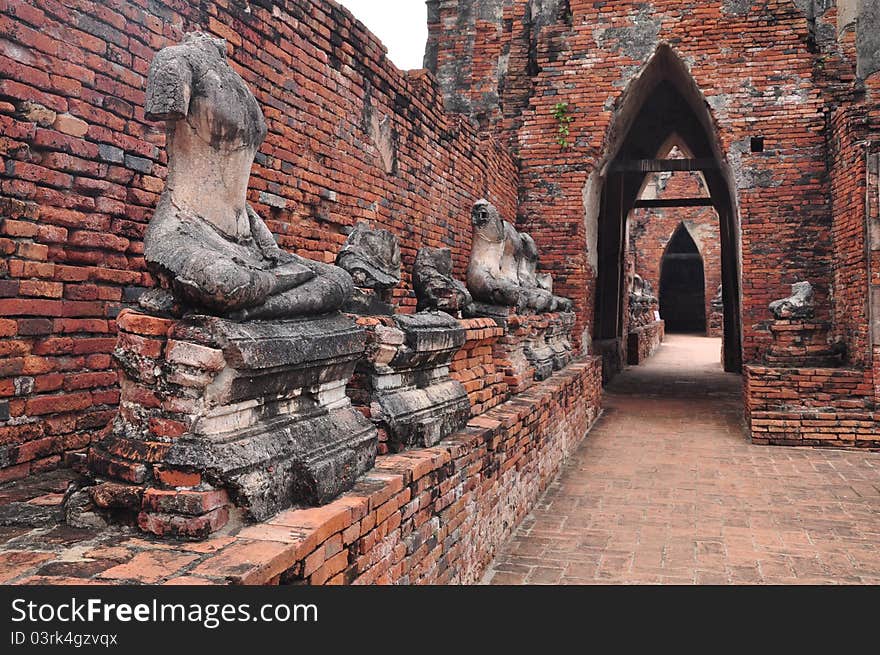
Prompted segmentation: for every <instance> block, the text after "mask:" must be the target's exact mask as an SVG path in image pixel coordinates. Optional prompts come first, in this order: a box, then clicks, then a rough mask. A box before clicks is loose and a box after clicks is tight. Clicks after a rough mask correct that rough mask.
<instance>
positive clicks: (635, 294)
mask: <svg viewBox="0 0 880 655" xmlns="http://www.w3.org/2000/svg"><path fill="white" fill-rule="evenodd" d="M656 305H657V296H655V295H654V290H653V289H652V287H651V283H650V282H648V281H647V280H645V279H643V278H642V276H641V275H638V274H637V275H634V276H633V280H632V286H631V290H630V294H629V329H630V330H634V329H636V328H640V327H644V326H646V325H650V324H651V323H653V322H654V320H655V316H654V308H655V307H656Z"/></svg>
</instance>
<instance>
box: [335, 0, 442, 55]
mask: <svg viewBox="0 0 880 655" xmlns="http://www.w3.org/2000/svg"><path fill="white" fill-rule="evenodd" d="M336 1H337V2H338V3H339V4H341V5H343V6H344V7H345V8H346V9H348V10H349V11H350V12H351V13H352V14H354V17H355V18H357V19H358V20H359V21H361V22H362V23H363V24H364V25H366V26H367V27H368V28H369V29H370V31H371V32H372V33H373V34H375V35H376V36H378V37H379V38H380V39H381V40H382V43H384V44H385V47H387V48H388V56H389V57H390V58H391V61H393V62H394V64H395V65H396V66H397V67H398V68H400V69H403V70H409V69H411V68H421V67H422V60H423V58H424V56H425V42H426V41H427V40H428V9H427V7H426V6H425V0H336Z"/></svg>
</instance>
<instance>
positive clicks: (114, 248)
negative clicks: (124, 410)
mask: <svg viewBox="0 0 880 655" xmlns="http://www.w3.org/2000/svg"><path fill="white" fill-rule="evenodd" d="M194 29H202V30H207V31H210V32H212V33H214V34H215V35H218V36H222V37H225V38H227V39H228V45H229V51H230V59H231V61H232V63H233V65H234V66H235V67H236V69H237V70H238V71H239V72H240V73H241V74H242V76H243V77H244V78H245V80H246V81H247V82H248V84H249V86H250V87H251V89H252V90H253V92H254V94H255V95H256V97H257V99H258V101H259V102H260V104H261V106H262V108H263V111H264V113H265V115H266V119H267V122H268V125H269V134H268V137H267V139H266V141H265V143H264V144H263V146H262V148H261V150H260V153H259V155H258V156H257V161H256V164H255V166H254V169H253V176H252V179H251V188H250V195H249V197H250V200H251V202H252V204H253V206H254V207H255V209H256V210H257V211H258V213H260V215H261V216H263V217H264V219H265V220H266V222H267V223H268V225H269V226H270V228H271V229H272V230H273V231H274V232H275V233H276V234H277V235H278V236H279V241H280V243H281V245H283V246H284V247H286V248H288V249H290V250H293V251H296V252H298V253H299V254H302V255H306V256H310V257H313V258H316V259H320V260H323V261H332V260H333V258H334V257H335V254H336V252H337V250H338V249H339V247H340V245H341V243H342V242H343V240H344V238H345V237H344V233H343V230H344V228H346V227H347V226H350V225H352V224H353V223H354V222H355V221H357V220H371V221H374V222H375V223H376V224H377V225H378V226H381V227H384V228H387V229H390V230H392V231H393V232H395V233H396V234H397V235H398V236H399V237H400V239H401V251H402V254H403V267H404V284H403V286H402V287H401V289H399V290H398V292H397V295H396V301H397V302H398V303H399V304H400V305H401V309H402V310H403V311H411V310H413V309H414V305H415V299H414V298H413V297H412V292H411V291H410V289H411V286H410V282H409V270H410V268H411V266H412V263H413V260H414V258H415V254H416V250H417V248H418V247H421V246H450V247H452V248H453V258H454V262H455V266H456V271H457V273H458V274H459V276H463V274H464V268H465V266H466V261H467V256H468V253H469V249H470V222H469V217H470V207H471V205H472V203H473V202H474V200H475V199H477V198H479V197H482V196H486V197H488V198H489V199H490V200H492V201H493V202H494V203H495V204H496V205H497V206H498V208H499V210H500V211H501V213H502V215H503V216H504V217H505V218H506V219H508V220H514V218H515V215H516V200H517V197H516V186H517V172H516V168H515V165H514V162H513V160H512V159H511V157H510V156H509V155H508V154H507V153H506V151H505V150H504V149H503V148H502V147H501V146H499V145H498V143H497V142H496V140H495V139H494V138H493V137H491V136H486V135H478V134H477V133H476V132H475V130H474V129H473V128H472V127H471V126H470V125H469V124H467V123H466V121H463V120H461V119H460V118H457V117H452V116H447V115H445V114H444V113H443V111H442V102H441V101H440V98H439V95H438V91H437V89H436V88H435V86H434V83H433V81H432V79H431V77H430V76H429V75H427V74H426V73H424V72H410V73H401V72H400V71H398V70H397V69H396V68H395V67H394V66H393V65H392V64H391V63H390V62H389V61H388V60H387V59H386V58H385V56H384V53H383V47H382V45H381V44H380V42H379V41H378V39H377V38H376V37H374V36H373V35H371V34H370V33H369V32H368V31H367V30H366V29H365V28H364V27H363V26H362V25H361V24H360V23H358V22H356V21H354V20H353V19H352V18H351V16H350V14H348V12H347V11H345V10H342V9H340V8H339V7H338V6H337V5H335V4H334V3H332V2H329V1H327V0H281V1H277V2H273V3H271V4H270V3H266V2H261V1H253V2H250V3H247V4H246V3H237V2H236V3H214V2H200V1H196V0H192V1H190V2H185V1H178V0H166V1H163V2H153V1H152V0H120V1H119V2H114V3H112V7H111V6H108V5H107V4H106V3H102V2H93V1H89V0H69V1H67V2H63V3H62V2H60V1H58V0H32V1H29V2H22V1H20V0H0V134H2V136H0V197H3V198H5V200H3V201H2V202H0V252H2V253H3V255H4V256H3V258H2V259H0V469H4V472H3V473H0V475H2V476H3V477H20V476H23V475H26V474H27V473H28V472H29V471H30V470H32V469H33V470H36V469H37V468H41V467H47V466H48V467H51V466H54V465H57V464H58V462H59V461H60V460H61V458H62V456H63V454H64V453H65V452H67V451H70V450H74V449H77V448H81V447H83V446H84V445H86V443H87V442H88V440H89V438H90V436H91V435H92V433H93V432H94V431H95V430H96V429H99V428H100V427H102V426H103V425H104V424H106V422H107V420H108V419H109V418H110V417H111V416H112V412H113V408H114V405H115V403H116V402H117V398H118V392H117V390H116V387H115V375H114V374H113V372H112V368H111V361H110V355H109V353H110V352H111V350H112V348H113V344H114V342H115V336H114V332H115V325H114V323H115V322H114V320H113V319H114V317H115V316H116V314H117V313H118V312H119V310H120V309H121V308H122V307H124V306H125V305H127V304H130V303H131V302H133V301H134V300H135V298H136V297H137V295H138V293H139V292H140V290H141V289H143V288H145V287H149V286H151V285H152V284H153V279H152V277H151V276H150V275H149V274H148V273H147V272H146V271H145V268H144V262H143V257H142V252H143V247H142V243H141V238H142V235H143V232H144V229H145V226H146V223H147V221H148V220H149V218H150V215H151V213H152V210H153V207H154V206H155V204H156V202H157V200H158V197H159V193H161V190H162V188H163V181H162V180H163V177H164V175H165V161H166V158H165V151H164V148H163V144H164V127H163V126H162V125H161V124H157V123H151V122H149V121H146V120H144V116H143V101H144V88H145V75H146V72H147V68H148V66H149V63H150V61H151V59H152V57H153V55H154V54H155V52H156V51H157V50H159V49H160V48H162V47H163V46H166V45H169V44H173V43H176V42H177V41H179V39H180V38H181V36H182V34H183V33H184V32H185V31H190V30H194ZM29 103H30V104H29ZM367 105H369V106H370V107H372V111H373V113H374V114H375V116H377V118H378V119H381V118H382V117H383V116H389V117H390V121H391V125H392V126H393V133H394V135H395V136H394V139H393V140H394V142H395V143H396V145H397V148H396V151H397V153H396V154H397V156H396V165H395V167H394V170H393V171H392V172H391V173H388V172H386V168H385V165H384V163H383V161H382V158H381V156H380V153H379V148H378V147H377V144H376V143H374V141H373V138H372V137H371V135H370V134H369V133H368V129H369V123H370V121H369V120H368V114H369V113H370V111H369V109H368V108H367ZM7 414H8V415H9V416H8V417H7Z"/></svg>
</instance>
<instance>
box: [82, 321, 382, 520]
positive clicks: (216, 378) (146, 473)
mask: <svg viewBox="0 0 880 655" xmlns="http://www.w3.org/2000/svg"><path fill="white" fill-rule="evenodd" d="M118 324H119V330H120V331H119V340H118V342H117V348H116V351H115V353H114V354H115V356H116V359H117V360H118V361H119V364H120V366H121V369H122V379H121V390H122V397H121V402H120V410H119V414H118V415H117V417H116V419H115V420H114V422H113V424H112V426H111V428H110V430H109V431H108V433H107V434H106V435H104V437H103V438H102V439H100V440H99V441H98V443H97V444H96V445H95V446H94V447H93V448H92V450H91V452H90V455H89V468H90V471H91V473H92V474H93V475H94V476H95V477H97V478H98V479H99V480H108V481H111V482H110V484H109V485H107V484H104V485H100V486H99V487H97V488H96V491H95V492H94V493H93V494H92V495H93V499H94V501H95V503H96V504H97V505H98V506H100V507H103V508H107V509H112V508H126V509H130V510H137V511H139V516H138V522H139V524H140V525H141V527H142V528H144V529H146V530H149V531H151V532H155V533H159V534H167V535H171V536H175V537H184V538H200V537H204V536H207V533H209V532H211V531H213V530H215V529H217V528H218V527H220V526H222V524H223V523H224V522H225V519H224V518H223V516H224V515H225V513H226V512H227V511H228V505H229V503H230V499H231V501H232V502H234V503H235V505H237V506H238V507H241V508H243V509H244V510H245V512H246V513H247V515H248V516H249V517H250V518H253V519H256V520H263V519H266V518H268V517H270V516H271V515H272V514H274V513H276V512H278V511H280V510H282V509H286V508H288V507H291V506H292V505H294V504H300V503H306V504H321V503H325V502H327V501H329V500H331V499H332V498H333V497H335V496H336V495H338V494H339V493H341V492H343V491H345V490H347V489H349V488H350V487H351V486H352V485H353V484H354V481H355V478H357V477H358V476H359V475H361V474H362V473H364V472H366V471H367V470H368V469H369V468H371V467H372V465H373V462H374V460H375V455H376V441H377V439H376V429H375V427H374V426H373V425H372V424H371V423H370V422H369V421H368V420H366V419H365V418H364V417H363V415H361V414H360V413H359V412H357V411H356V410H355V409H354V408H353V407H352V406H351V403H350V401H349V399H348V397H347V395H346V393H345V387H346V383H347V382H348V380H349V379H350V377H351V376H352V374H353V373H354V369H355V365H356V363H357V361H358V359H360V357H361V356H362V354H363V352H364V347H365V334H364V331H363V330H362V329H361V328H359V327H357V326H356V325H355V324H354V322H353V321H351V320H350V319H348V318H345V317H343V316H342V315H341V314H335V315H330V316H325V317H321V318H313V319H303V320H288V321H255V322H250V323H233V322H231V321H226V320H223V319H219V318H215V317H207V316H195V317H189V318H186V319H183V320H180V321H171V320H166V319H159V318H155V317H152V316H147V315H144V314H137V313H134V312H123V314H121V315H120V317H119V320H118ZM119 483H123V484H119ZM137 498H140V499H141V500H140V502H139V501H138V500H137Z"/></svg>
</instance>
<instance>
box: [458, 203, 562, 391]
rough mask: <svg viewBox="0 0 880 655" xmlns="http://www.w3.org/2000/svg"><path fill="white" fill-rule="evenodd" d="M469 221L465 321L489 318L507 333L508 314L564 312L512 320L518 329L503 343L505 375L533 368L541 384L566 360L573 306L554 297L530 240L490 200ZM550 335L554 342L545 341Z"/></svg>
mask: <svg viewBox="0 0 880 655" xmlns="http://www.w3.org/2000/svg"><path fill="white" fill-rule="evenodd" d="M471 222H472V224H473V228H474V231H473V241H472V247H471V259H470V263H469V265H468V271H467V286H468V290H469V291H470V293H471V295H472V296H473V299H474V302H473V304H471V305H470V306H469V307H468V308H467V314H468V315H469V316H485V317H489V318H492V319H494V320H495V322H496V323H498V324H499V325H500V326H501V327H504V328H505V329H508V328H510V326H511V315H512V314H520V315H530V314H531V315H535V314H539V315H540V314H545V313H547V312H557V311H558V312H562V313H561V314H559V315H557V316H556V317H555V318H550V317H548V318H547V320H545V319H543V318H541V319H540V320H516V321H515V323H516V324H517V326H518V327H516V328H515V329H514V333H513V334H509V335H508V337H509V338H508V339H507V340H506V346H505V347H506V349H507V352H505V353H504V358H505V361H509V362H510V366H509V367H508V369H507V372H508V373H509V374H510V375H511V376H513V377H518V378H522V377H524V376H526V377H529V376H527V375H526V371H527V370H528V368H529V367H531V368H532V369H533V371H534V372H533V373H532V375H531V377H533V378H534V379H538V380H542V379H545V378H546V377H549V375H550V374H551V373H552V372H553V370H554V368H557V367H558V366H559V364H562V365H563V366H564V365H565V364H566V363H567V362H568V361H569V360H570V352H571V345H570V339H569V337H568V334H569V333H570V331H571V329H572V327H573V325H574V321H573V320H570V319H571V318H572V317H570V316H568V312H569V310H570V309H571V306H572V303H571V301H570V300H568V299H566V298H561V297H559V296H554V295H553V293H552V287H553V285H552V278H550V277H549V276H548V275H546V274H545V275H539V274H538V273H537V266H538V248H537V246H536V245H535V242H534V240H533V239H532V238H531V236H529V235H528V234H525V233H520V232H517V231H516V229H514V227H513V226H512V225H511V224H510V223H508V222H506V221H504V220H502V218H501V215H500V214H499V213H498V210H497V209H496V208H495V207H494V206H493V205H492V204H491V203H490V202H489V201H488V200H478V201H477V202H476V203H475V204H474V207H473V210H472V212H471ZM533 318H534V316H533ZM548 332H549V333H550V334H552V335H553V339H554V342H553V343H551V342H549V341H548V340H547V335H548Z"/></svg>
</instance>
